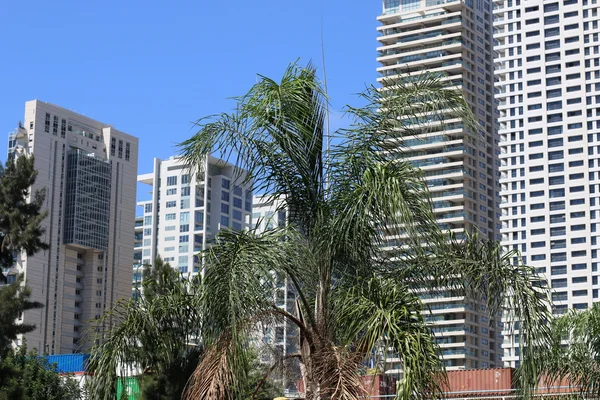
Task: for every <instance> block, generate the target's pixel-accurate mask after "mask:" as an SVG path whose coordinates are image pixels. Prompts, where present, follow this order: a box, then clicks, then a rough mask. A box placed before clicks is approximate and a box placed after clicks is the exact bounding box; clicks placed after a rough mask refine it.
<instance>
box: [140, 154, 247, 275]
mask: <svg viewBox="0 0 600 400" xmlns="http://www.w3.org/2000/svg"><path fill="white" fill-rule="evenodd" d="M245 180H246V172H245V171H243V170H241V169H239V168H237V167H236V166H234V165H232V164H230V163H227V162H225V161H223V160H219V159H217V158H215V157H212V156H208V157H206V159H205V161H204V163H203V165H202V166H200V167H199V168H198V169H197V171H196V172H195V173H191V172H190V171H189V170H188V169H187V168H186V166H185V164H184V163H183V161H182V160H181V159H179V158H176V157H171V158H169V159H168V160H164V161H163V160H159V159H157V158H155V159H154V168H153V172H151V173H148V174H144V175H140V176H138V182H141V183H145V184H147V185H149V186H150V188H151V189H150V195H151V197H150V199H149V200H144V201H140V202H138V205H139V206H140V207H141V208H142V210H143V215H141V216H140V217H138V218H137V219H136V233H135V235H136V236H135V238H136V241H135V243H136V247H135V252H134V276H133V281H134V284H135V282H136V275H135V273H136V269H137V268H139V265H140V264H142V265H144V264H149V265H151V264H152V262H153V260H154V259H156V257H158V256H160V257H162V259H163V260H164V261H165V262H168V263H169V264H170V265H171V266H172V267H173V268H176V269H178V270H179V272H181V273H183V274H185V275H187V274H190V275H193V274H197V273H199V272H200V271H201V268H202V265H201V260H200V259H199V257H198V255H197V254H198V253H199V252H200V251H202V250H204V249H206V248H207V246H209V245H210V243H211V241H212V240H213V239H214V237H215V235H216V234H217V233H218V232H219V230H220V229H222V228H229V229H234V230H242V229H245V228H247V227H248V226H249V225H250V222H251V212H252V189H251V187H252V182H251V181H247V182H246V181H245ZM132 221H133V217H132ZM140 233H141V234H140ZM132 237H133V234H132ZM132 244H133V243H132ZM132 248H133V246H132ZM129 265H131V259H130V260H129ZM138 277H139V276H138Z"/></svg>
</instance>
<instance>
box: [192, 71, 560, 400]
mask: <svg viewBox="0 0 600 400" xmlns="http://www.w3.org/2000/svg"><path fill="white" fill-rule="evenodd" d="M362 97H363V99H364V100H365V101H366V102H367V105H366V106H365V107H361V108H351V107H350V108H348V110H347V112H348V113H349V115H350V116H351V117H352V118H353V119H354V122H353V125H352V126H351V127H350V128H347V129H340V130H338V131H336V132H333V133H332V134H331V139H332V143H333V144H332V147H331V148H330V150H329V151H326V150H325V148H324V143H325V140H326V139H327V132H326V129H325V123H324V121H325V118H326V114H327V113H328V99H327V96H326V94H325V93H324V89H323V86H322V84H321V82H320V81H319V79H318V78H317V75H316V70H315V68H314V67H313V66H311V65H308V66H307V67H300V66H298V65H296V64H292V65H291V66H290V67H289V68H288V69H287V70H286V71H285V73H284V74H283V77H282V79H281V81H280V82H275V81H274V80H272V79H269V78H267V77H264V76H261V77H260V78H259V81H258V82H257V83H256V84H255V85H254V86H252V88H251V89H250V90H249V91H248V93H247V94H245V95H244V96H242V97H240V98H238V99H237V104H236V107H235V110H234V111H233V112H231V113H224V114H220V115H216V116H213V117H208V118H206V119H202V120H200V121H199V122H198V126H199V130H198V132H197V133H196V134H195V135H194V136H193V137H192V138H190V139H189V140H187V141H185V142H184V143H182V144H181V149H182V156H183V157H184V158H185V160H187V162H188V164H189V165H190V167H192V168H194V167H196V166H200V165H202V160H203V158H204V157H205V155H206V154H208V153H211V152H213V151H215V152H218V153H220V154H221V155H222V156H223V157H224V158H226V159H227V158H229V159H232V160H235V161H236V163H237V165H239V166H241V167H243V168H245V169H246V170H248V171H250V175H251V176H253V177H254V179H255V191H256V192H265V193H276V194H275V195H273V199H276V198H278V199H281V200H282V202H283V204H284V206H285V208H286V209H287V210H288V212H289V215H290V222H291V223H290V224H289V227H287V228H278V229H274V230H271V231H268V232H267V233H265V234H258V233H257V232H256V231H255V230H250V231H245V232H231V231H226V232H223V233H221V234H220V235H219V236H218V237H217V240H216V243H215V244H214V246H212V247H211V248H210V249H209V250H208V251H207V252H206V253H205V254H204V260H205V267H204V279H203V282H202V298H203V299H202V301H201V303H202V309H201V313H200V314H201V315H202V318H203V324H202V339H203V343H204V345H205V346H206V348H207V351H206V353H205V355H204V357H203V358H202V360H201V362H200V363H199V365H198V367H197V369H196V371H195V373H194V374H193V376H192V378H191V379H190V382H189V383H188V388H187V390H186V393H185V395H184V397H185V398H187V399H215V400H216V399H231V398H238V397H236V393H241V390H239V389H240V388H239V386H240V385H241V384H243V382H244V381H245V380H246V376H245V374H246V371H247V368H246V367H247V364H248V357H247V352H248V349H249V343H248V337H249V336H250V335H251V333H252V332H253V331H254V329H255V326H256V324H257V323H259V322H264V321H265V320H267V321H268V320H269V319H277V318H280V319H281V318H284V319H287V321H288V322H289V323H290V324H293V325H295V326H297V328H298V330H299V338H300V339H299V340H300V343H299V344H300V346H299V351H298V353H297V354H291V355H288V356H287V357H290V358H296V359H297V360H298V361H299V363H300V369H301V374H302V380H303V381H304V385H305V389H306V398H307V399H358V398H360V397H361V396H363V395H364V389H363V387H362V385H361V381H360V372H361V370H362V369H363V366H364V362H365V360H366V359H367V358H369V357H370V356H371V354H372V351H373V350H374V349H378V350H382V351H383V352H384V353H386V352H393V353H394V355H395V356H396V357H399V358H400V359H401V360H402V368H403V371H404V374H403V379H402V380H401V381H400V382H399V384H398V389H399V390H398V398H412V397H415V398H417V397H423V396H435V395H436V394H438V393H439V391H440V387H441V382H442V380H441V379H443V365H442V364H441V362H440V360H439V357H438V354H439V353H438V347H437V344H436V341H435V339H434V338H433V335H432V331H431V327H430V325H428V323H426V321H425V318H424V311H422V309H423V304H422V303H421V301H420V299H419V298H418V296H417V294H416V293H417V292H418V291H419V290H422V289H425V290H440V291H441V290H448V289H452V290H459V291H462V293H464V294H466V295H468V296H471V297H472V298H474V299H476V300H479V301H482V302H484V303H485V304H486V306H487V310H488V311H489V313H490V315H492V316H496V315H497V312H498V311H499V310H500V309H501V307H506V308H507V310H508V314H507V315H508V317H509V319H513V320H519V321H522V322H521V325H520V327H519V329H520V331H519V332H520V335H521V338H522V342H524V344H525V345H528V344H535V343H541V342H542V341H543V340H545V337H546V335H547V333H548V328H547V324H545V323H543V321H546V320H548V318H549V315H548V293H547V290H546V289H545V288H543V287H538V286H536V285H535V283H536V282H537V281H538V280H539V278H538V276H537V275H536V274H535V272H534V270H533V269H532V268H530V267H527V266H525V265H522V264H520V263H518V262H517V263H516V264H515V263H514V262H513V259H514V258H517V256H518V254H516V253H512V252H511V253H507V254H502V253H501V251H500V248H499V246H498V244H497V243H494V242H488V241H484V240H481V239H480V238H479V237H478V236H477V235H475V234H473V235H467V236H466V237H465V238H456V237H453V236H452V235H450V234H444V233H443V232H441V231H440V230H439V229H438V227H437V224H436V223H435V219H434V216H433V214H432V211H431V203H430V200H429V196H428V191H427V186H426V182H425V180H424V179H423V178H422V174H421V173H420V171H419V170H417V169H415V168H413V167H412V166H411V164H410V163H409V162H407V161H406V160H405V159H404V157H403V151H404V150H403V148H402V146H401V145H399V143H400V141H399V139H401V138H402V137H405V136H412V135H420V134H423V133H428V132H434V131H436V130H440V128H441V127H443V126H444V125H445V124H450V123H455V122H457V121H458V122H460V121H463V123H465V124H466V127H467V129H468V130H469V131H470V132H477V126H476V122H474V118H473V116H472V114H471V112H470V109H469V107H468V105H467V104H466V103H465V101H464V100H463V98H462V96H461V94H460V92H457V91H455V90H452V89H449V88H447V86H446V85H445V83H444V82H442V81H441V80H440V79H438V78H437V77H436V76H434V75H432V74H425V75H421V76H417V77H415V79H413V80H411V81H410V82H406V83H403V82H397V83H396V84H395V85H394V86H392V87H390V88H388V89H386V90H385V91H383V90H378V89H375V88H369V89H367V90H366V91H365V92H364V93H363V94H362ZM467 134H468V135H470V133H467ZM475 135H477V134H476V133H475ZM390 237H397V238H399V241H400V246H399V247H398V249H397V250H395V251H390V250H389V247H388V248H386V246H387V245H388V239H389V238H390ZM273 272H276V274H278V275H279V276H282V277H285V278H286V279H287V280H288V281H289V282H291V285H292V286H293V288H294V290H295V292H296V294H297V298H296V311H295V312H288V311H287V310H283V309H280V308H278V307H276V305H275V304H273V302H272V301H271V299H272V297H273V296H272V294H271V288H272V286H273V285H272V280H273ZM436 288H437V289H436ZM540 321H542V323H540ZM522 365H523V367H522V373H521V375H520V376H521V379H522V381H523V383H524V384H525V385H524V386H525V387H529V385H531V384H532V383H533V382H534V380H535V377H536V376H537V375H536V374H537V369H536V365H535V364H534V363H533V362H531V357H529V356H528V355H527V354H526V355H525V356H524V357H523V360H522ZM440 375H441V376H442V378H439V376H440Z"/></svg>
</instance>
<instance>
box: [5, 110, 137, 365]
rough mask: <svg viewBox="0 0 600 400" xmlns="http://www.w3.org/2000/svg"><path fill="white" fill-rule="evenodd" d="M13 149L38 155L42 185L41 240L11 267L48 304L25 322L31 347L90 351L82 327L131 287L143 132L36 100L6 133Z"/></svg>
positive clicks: (36, 187) (34, 296) (55, 351)
mask: <svg viewBox="0 0 600 400" xmlns="http://www.w3.org/2000/svg"><path fill="white" fill-rule="evenodd" d="M8 147H9V149H8V152H9V156H14V157H20V156H30V155H33V156H35V166H36V169H37V171H38V176H37V180H36V182H35V184H34V185H33V187H32V188H31V191H32V192H35V191H36V190H40V189H45V190H46V199H45V202H44V208H45V209H47V210H48V211H49V214H48V217H47V218H46V219H45V220H44V221H43V224H42V225H43V227H44V229H45V234H44V236H43V238H42V239H43V241H44V242H46V243H47V244H48V245H49V246H50V248H49V249H48V250H46V251H40V252H38V253H36V254H34V255H33V256H27V255H26V254H23V253H21V254H18V255H17V261H16V264H15V265H14V266H13V267H12V268H11V269H10V270H9V271H7V272H8V273H9V274H10V273H24V274H25V279H26V282H27V285H28V286H29V287H30V288H31V293H32V296H31V300H32V301H39V302H40V303H42V304H43V305H44V307H43V308H41V309H36V310H28V311H26V312H25V313H23V316H22V318H20V321H21V322H23V323H27V324H34V325H35V326H36V329H35V331H33V332H31V333H28V334H26V335H25V336H24V338H21V339H19V341H18V343H17V344H21V343H22V340H23V339H26V341H27V345H28V346H29V347H30V348H37V349H38V351H39V352H47V353H49V354H60V353H73V352H77V351H85V350H87V349H88V348H89V346H90V343H87V342H83V341H82V340H81V339H82V334H83V333H84V332H85V331H86V330H87V329H88V328H90V322H89V321H93V320H94V319H97V318H99V317H100V315H101V314H102V313H103V311H104V310H105V309H106V308H110V307H111V306H112V305H113V304H114V303H115V302H116V301H117V300H119V299H121V298H127V297H129V296H130V293H131V282H130V280H129V268H130V265H131V255H132V249H133V229H134V226H133V225H134V224H133V221H134V218H135V198H136V190H135V182H136V175H137V162H138V159H137V158H138V139H137V138H136V137H133V136H130V135H127V134H125V133H123V132H120V131H118V130H116V129H114V128H113V127H112V126H110V125H108V124H104V123H101V122H98V121H95V120H93V119H90V118H88V117H85V116H83V115H80V114H77V113H75V112H73V111H70V110H67V109H64V108H61V107H57V106H55V105H52V104H49V103H44V102H41V101H38V100H33V101H29V102H27V103H25V119H24V124H21V125H20V126H19V128H17V130H16V131H15V132H13V133H11V134H10V137H9V146H8Z"/></svg>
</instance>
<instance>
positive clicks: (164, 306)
mask: <svg viewBox="0 0 600 400" xmlns="http://www.w3.org/2000/svg"><path fill="white" fill-rule="evenodd" d="M143 275H144V280H143V282H142V287H143V290H144V293H143V296H140V298H139V299H127V300H121V301H119V302H118V303H117V304H116V305H115V307H113V308H112V309H111V310H109V311H107V312H105V313H104V315H103V316H102V317H101V318H100V320H98V321H96V322H97V323H96V324H95V326H94V329H91V330H90V331H89V332H87V336H88V339H90V340H92V341H93V340H96V339H98V341H97V342H96V344H95V345H94V346H93V348H92V349H91V356H90V362H89V366H88V371H89V372H90V373H91V374H92V375H93V379H91V380H90V381H89V383H90V385H89V386H90V387H89V391H90V398H92V399H111V400H112V399H114V398H115V393H116V384H117V381H118V380H119V379H123V380H126V379H127V378H126V377H127V376H134V375H139V374H140V373H143V375H144V376H143V377H142V378H141V381H140V383H141V386H142V390H143V392H144V394H147V393H148V392H150V393H151V394H152V395H151V396H148V395H147V396H145V398H147V399H178V398H181V393H182V392H183V389H184V387H185V385H186V383H187V379H188V377H189V376H190V375H191V373H192V372H193V371H194V368H195V366H196V365H197V363H198V360H199V358H200V355H201V354H202V347H201V345H200V344H199V343H198V342H197V339H198V337H199V330H198V328H199V326H200V321H201V320H200V316H199V314H198V310H199V309H200V307H199V299H200V296H198V295H197V290H198V282H197V281H196V280H188V279H186V278H185V277H183V276H180V274H179V272H177V271H175V270H174V269H172V268H171V267H170V265H169V264H168V263H163V261H162V260H161V259H160V258H159V259H157V260H156V261H155V263H154V266H153V267H150V266H145V268H144V274H143ZM110 322H112V324H111V323H110ZM121 376H125V377H123V378H122V377H121ZM123 383H124V382H123Z"/></svg>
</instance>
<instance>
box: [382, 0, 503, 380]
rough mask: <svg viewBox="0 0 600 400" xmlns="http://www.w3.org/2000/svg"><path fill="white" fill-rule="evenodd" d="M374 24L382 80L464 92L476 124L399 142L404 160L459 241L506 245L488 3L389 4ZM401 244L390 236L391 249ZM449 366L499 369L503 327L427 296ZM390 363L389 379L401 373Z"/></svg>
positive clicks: (457, 122)
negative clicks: (433, 81)
mask: <svg viewBox="0 0 600 400" xmlns="http://www.w3.org/2000/svg"><path fill="white" fill-rule="evenodd" d="M382 5H383V13H382V15H380V16H379V17H378V21H379V22H380V24H381V25H380V26H379V27H378V31H379V34H380V35H379V37H378V41H379V43H380V47H379V48H378V51H379V57H378V58H377V60H378V62H379V63H380V67H379V68H378V72H379V73H380V77H379V78H378V81H379V82H380V83H381V84H382V85H383V87H384V90H385V88H386V87H388V86H391V85H394V83H395V82H400V81H401V82H404V83H410V82H411V79H413V78H414V77H415V76H418V75H419V74H422V73H424V72H427V73H431V74H434V75H435V76H437V77H439V79H440V80H442V81H444V82H447V84H448V87H451V88H456V89H457V90H460V91H461V92H462V93H463V95H464V98H465V100H466V101H467V103H468V104H469V105H470V106H471V108H472V110H473V113H474V115H475V117H476V119H477V120H478V122H479V125H480V129H479V131H478V132H470V131H468V130H467V129H465V127H464V125H463V121H462V120H461V119H460V118H456V119H446V120H445V121H443V122H444V123H443V124H442V123H437V124H438V127H437V129H436V127H435V124H436V123H433V127H429V128H428V129H427V131H423V133H422V134H419V133H418V132H417V133H416V134H415V135H414V136H405V137H402V138H400V140H401V141H402V142H403V144H404V145H405V146H409V148H408V149H406V150H405V151H404V154H405V156H406V157H407V158H408V159H409V160H410V161H411V162H412V164H413V165H415V166H416V167H419V168H420V169H421V170H422V171H423V174H424V176H425V177H426V179H427V182H428V186H429V189H430V191H431V195H432V200H433V206H434V212H435V215H436V217H437V220H438V223H439V225H440V227H441V228H442V229H443V230H445V231H452V232H454V233H455V234H456V236H457V237H458V238H461V237H462V236H463V235H464V233H465V232H472V231H478V232H479V234H480V235H482V236H483V237H487V238H490V239H494V240H496V239H499V238H500V236H499V235H500V225H499V202H500V198H499V195H498V192H499V183H498V179H499V172H498V153H499V149H498V140H497V114H496V107H495V100H494V70H493V68H494V66H493V53H492V51H493V48H492V47H493V43H492V34H493V32H492V24H493V21H492V10H491V3H490V2H486V1H483V0H466V1H463V0H383V2H382ZM396 243H397V238H390V246H394V245H396ZM422 298H423V300H424V302H425V303H427V305H428V306H429V307H430V308H431V309H432V315H431V316H429V318H430V320H431V322H432V324H434V328H433V329H434V332H435V335H436V337H437V338H438V342H439V343H440V346H441V348H442V357H443V359H444V363H445V364H446V367H447V368H448V369H450V370H452V369H468V368H491V367H495V366H498V365H501V355H502V349H501V345H500V343H501V341H502V335H501V332H500V329H501V325H499V324H500V322H499V321H497V320H496V319H494V318H490V316H489V315H487V313H486V310H485V307H484V306H483V305H482V304H477V303H473V302H470V301H468V299H465V298H464V297H462V296H459V295H457V294H456V293H451V292H448V293H446V295H445V296H429V295H428V294H426V293H425V294H423V295H422ZM394 364H395V363H394V362H391V363H390V365H391V366H390V370H389V371H390V372H393V371H396V370H397V368H396V367H395V366H394Z"/></svg>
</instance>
